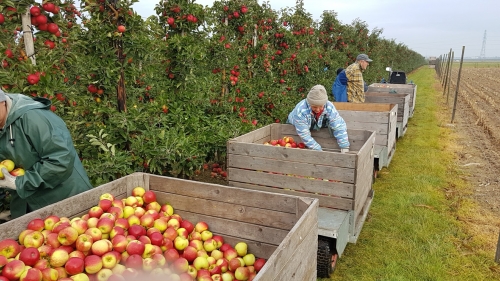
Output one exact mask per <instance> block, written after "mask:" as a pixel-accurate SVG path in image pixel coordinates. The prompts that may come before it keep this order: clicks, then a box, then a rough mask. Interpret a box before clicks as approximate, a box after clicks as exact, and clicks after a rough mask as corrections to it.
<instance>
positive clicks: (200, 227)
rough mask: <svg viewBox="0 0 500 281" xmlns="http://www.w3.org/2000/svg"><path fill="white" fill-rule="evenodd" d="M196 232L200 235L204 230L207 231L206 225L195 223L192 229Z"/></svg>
mask: <svg viewBox="0 0 500 281" xmlns="http://www.w3.org/2000/svg"><path fill="white" fill-rule="evenodd" d="M194 229H195V231H196V232H199V233H202V232H203V231H205V230H208V224H207V223H206V222H203V221H200V222H198V223H196V225H195V227H194Z"/></svg>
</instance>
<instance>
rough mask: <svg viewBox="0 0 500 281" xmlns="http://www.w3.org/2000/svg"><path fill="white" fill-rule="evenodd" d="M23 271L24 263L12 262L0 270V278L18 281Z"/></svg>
mask: <svg viewBox="0 0 500 281" xmlns="http://www.w3.org/2000/svg"><path fill="white" fill-rule="evenodd" d="M24 269H25V264H24V262H22V261H20V260H12V261H10V262H8V263H7V264H6V265H5V266H4V267H3V268H2V276H4V277H6V278H7V279H9V280H18V279H19V278H21V274H22V273H23V271H24Z"/></svg>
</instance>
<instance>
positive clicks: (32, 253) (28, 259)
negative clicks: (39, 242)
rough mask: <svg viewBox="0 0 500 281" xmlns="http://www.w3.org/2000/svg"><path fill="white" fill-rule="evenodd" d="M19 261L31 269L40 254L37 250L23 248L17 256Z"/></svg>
mask: <svg viewBox="0 0 500 281" xmlns="http://www.w3.org/2000/svg"><path fill="white" fill-rule="evenodd" d="M19 260H21V261H22V262H24V264H25V265H27V266H31V267H33V266H34V265H35V264H36V263H37V262H38V261H39V260H40V252H39V251H38V249H37V248H34V247H29V248H25V249H23V250H22V251H21V253H20V254H19Z"/></svg>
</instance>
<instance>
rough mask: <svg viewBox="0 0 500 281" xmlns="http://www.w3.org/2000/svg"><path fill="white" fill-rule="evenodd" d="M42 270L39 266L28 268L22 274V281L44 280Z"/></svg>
mask: <svg viewBox="0 0 500 281" xmlns="http://www.w3.org/2000/svg"><path fill="white" fill-rule="evenodd" d="M42 277H43V276H42V271H41V270H40V269H38V268H27V269H25V270H24V271H23V273H22V274H21V278H20V280H21V281H42Z"/></svg>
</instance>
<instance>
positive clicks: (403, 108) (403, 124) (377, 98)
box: [365, 91, 410, 138]
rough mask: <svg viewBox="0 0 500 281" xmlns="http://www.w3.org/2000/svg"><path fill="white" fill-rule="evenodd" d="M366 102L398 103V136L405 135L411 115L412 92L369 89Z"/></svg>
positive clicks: (366, 93)
mask: <svg viewBox="0 0 500 281" xmlns="http://www.w3.org/2000/svg"><path fill="white" fill-rule="evenodd" d="M365 102H368V103H389V104H397V105H398V118H397V128H396V138H400V137H402V136H404V134H405V133H406V129H407V128H408V118H409V117H410V94H392V93H379V92H370V91H367V92H365Z"/></svg>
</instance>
